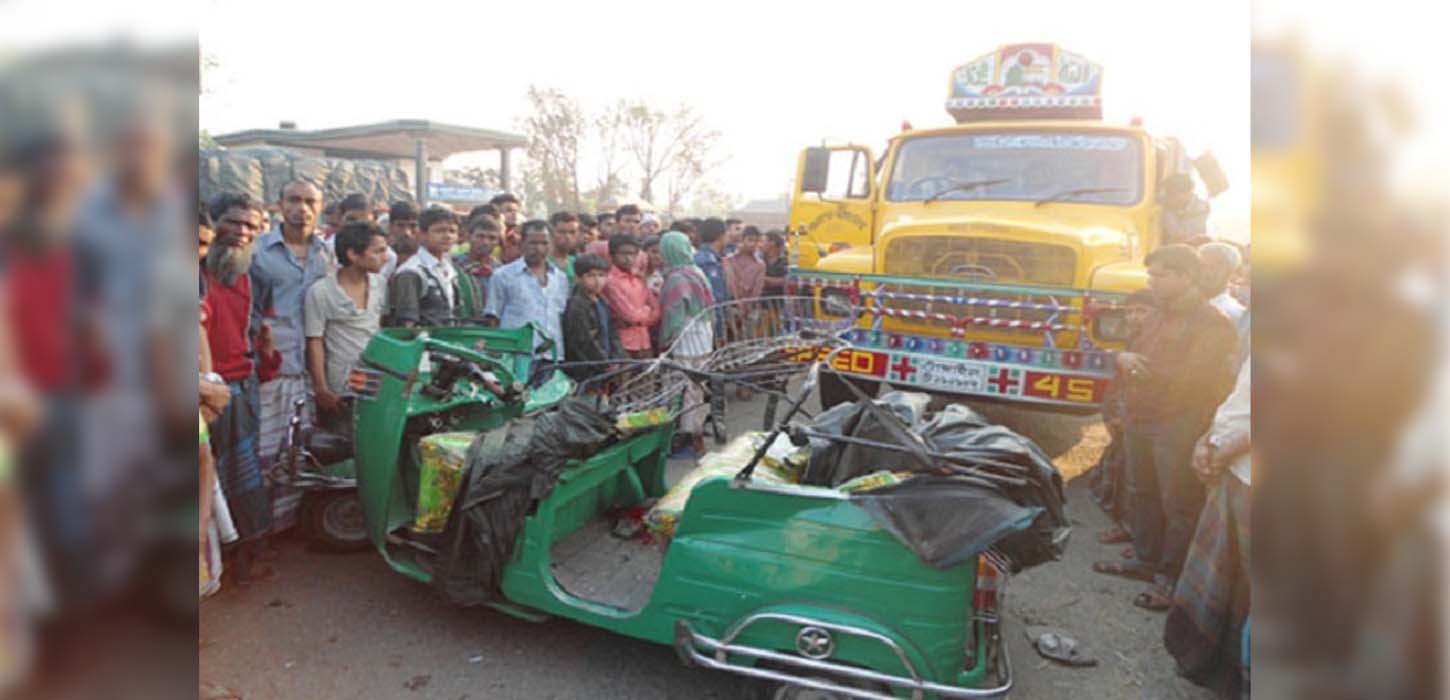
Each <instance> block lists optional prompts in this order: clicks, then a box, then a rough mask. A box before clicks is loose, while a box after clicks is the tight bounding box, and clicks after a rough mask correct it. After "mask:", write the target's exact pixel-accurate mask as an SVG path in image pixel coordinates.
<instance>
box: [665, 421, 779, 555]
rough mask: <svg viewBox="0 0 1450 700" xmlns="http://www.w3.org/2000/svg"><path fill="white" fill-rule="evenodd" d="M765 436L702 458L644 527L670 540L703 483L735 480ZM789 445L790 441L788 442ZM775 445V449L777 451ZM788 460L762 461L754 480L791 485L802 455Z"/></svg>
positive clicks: (754, 436)
mask: <svg viewBox="0 0 1450 700" xmlns="http://www.w3.org/2000/svg"><path fill="white" fill-rule="evenodd" d="M765 437H766V434H765V433H760V432H754V433H745V434H744V435H741V436H740V437H738V438H735V439H734V440H732V441H730V444H728V445H726V446H725V447H724V448H723V449H720V450H717V451H715V452H711V453H709V454H707V455H705V456H704V457H701V458H700V463H699V465H698V466H696V467H695V468H694V469H692V470H690V471H689V472H688V473H686V474H685V475H684V476H683V477H681V478H680V481H679V483H676V484H675V485H674V486H671V487H670V490H669V491H668V492H667V493H665V495H664V498H661V499H660V500H659V501H658V502H657V503H655V505H654V507H653V508H651V509H650V511H649V513H647V514H645V517H644V523H645V527H647V528H648V529H649V532H650V534H652V535H654V536H656V537H661V538H666V539H668V538H670V537H672V536H674V534H675V528H676V527H677V526H678V525H679V523H680V515H681V514H682V513H684V512H685V505H686V503H688V502H689V500H690V492H691V491H693V490H694V489H695V487H696V486H698V485H699V484H700V482H702V481H704V480H706V479H708V478H710V477H712V476H723V477H732V476H735V474H736V473H737V472H739V471H740V470H741V469H744V468H745V465H746V464H749V463H750V459H751V458H752V457H754V456H755V451H756V450H757V449H759V448H760V445H761V443H762V442H763V441H764V440H765ZM787 444H789V443H788V441H787ZM775 447H776V446H775V445H772V448H775ZM789 454H790V456H789V457H787V458H786V459H783V460H782V459H762V460H761V461H760V464H759V465H757V466H756V468H755V471H754V472H753V474H752V477H751V480H752V481H759V482H763V483H767V484H792V483H795V481H796V479H797V478H798V477H799V475H800V465H801V464H803V462H801V463H796V461H795V460H796V458H798V457H799V455H800V454H802V453H801V452H800V451H799V450H792V451H791V452H790V453H789Z"/></svg>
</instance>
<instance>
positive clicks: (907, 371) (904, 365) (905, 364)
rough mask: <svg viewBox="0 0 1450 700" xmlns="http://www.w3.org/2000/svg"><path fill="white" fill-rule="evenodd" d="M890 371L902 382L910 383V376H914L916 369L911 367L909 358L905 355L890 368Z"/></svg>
mask: <svg viewBox="0 0 1450 700" xmlns="http://www.w3.org/2000/svg"><path fill="white" fill-rule="evenodd" d="M891 371H892V372H895V373H896V376H897V378H898V379H900V380H901V381H904V382H909V381H911V375H913V374H916V368H915V367H912V366H911V358H910V357H907V356H906V355H902V356H901V361H900V362H897V363H896V364H894V365H892V366H891Z"/></svg>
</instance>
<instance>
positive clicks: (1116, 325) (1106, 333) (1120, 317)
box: [1093, 309, 1128, 341]
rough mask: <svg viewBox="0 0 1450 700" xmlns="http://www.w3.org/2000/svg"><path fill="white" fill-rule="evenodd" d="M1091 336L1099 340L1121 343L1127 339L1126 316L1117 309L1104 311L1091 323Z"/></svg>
mask: <svg viewBox="0 0 1450 700" xmlns="http://www.w3.org/2000/svg"><path fill="white" fill-rule="evenodd" d="M1093 335H1095V336H1097V337H1098V339H1099V340H1111V341H1123V340H1127V339H1128V314H1127V313H1126V312H1125V311H1123V310H1121V309H1119V310H1113V311H1104V312H1102V313H1101V314H1098V317H1097V319H1096V320H1094V321H1093Z"/></svg>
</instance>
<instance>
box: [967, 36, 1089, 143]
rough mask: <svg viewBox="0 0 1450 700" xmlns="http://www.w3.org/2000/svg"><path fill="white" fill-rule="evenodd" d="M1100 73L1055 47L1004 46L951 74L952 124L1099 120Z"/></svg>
mask: <svg viewBox="0 0 1450 700" xmlns="http://www.w3.org/2000/svg"><path fill="white" fill-rule="evenodd" d="M1102 83H1103V67H1102V66H1101V65H1099V64H1097V63H1094V62H1092V61H1089V60H1088V59H1086V58H1084V57H1082V56H1080V55H1078V54H1075V53H1072V52H1070V51H1065V50H1063V49H1061V48H1059V47H1058V46H1057V45H1055V44H1009V45H1006V46H1002V47H999V48H998V49H997V50H996V51H993V52H992V53H989V54H986V55H985V56H981V57H979V58H977V59H974V60H972V61H970V62H968V63H966V64H963V65H961V66H959V67H957V68H956V70H953V71H952V80H951V91H950V93H948V96H947V112H949V113H951V115H952V117H953V118H955V119H956V120H957V123H959V124H960V123H963V122H970V121H987V120H999V119H1102V118H1103V102H1102V94H1101V93H1102Z"/></svg>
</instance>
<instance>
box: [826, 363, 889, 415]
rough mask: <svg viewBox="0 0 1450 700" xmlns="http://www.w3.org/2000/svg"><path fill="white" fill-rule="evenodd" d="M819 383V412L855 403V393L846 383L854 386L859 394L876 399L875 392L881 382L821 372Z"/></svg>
mask: <svg viewBox="0 0 1450 700" xmlns="http://www.w3.org/2000/svg"><path fill="white" fill-rule="evenodd" d="M820 381H821V386H820V391H821V410H825V409H828V408H832V407H835V406H837V405H839V404H843V403H852V402H854V401H856V392H854V391H851V387H849V386H847V385H846V382H850V383H852V384H855V385H856V388H857V389H860V390H861V393H863V394H865V395H867V396H869V397H871V398H873V399H874V398H876V390H877V389H879V388H880V387H881V382H878V381H873V380H870V379H857V378H855V377H843V376H841V375H839V374H836V373H835V372H822V373H821V380H820Z"/></svg>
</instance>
